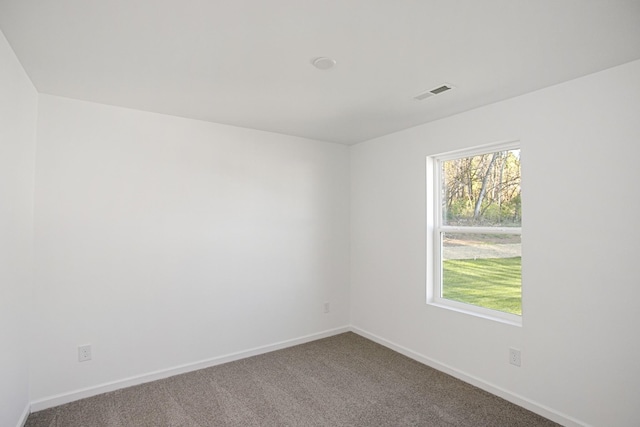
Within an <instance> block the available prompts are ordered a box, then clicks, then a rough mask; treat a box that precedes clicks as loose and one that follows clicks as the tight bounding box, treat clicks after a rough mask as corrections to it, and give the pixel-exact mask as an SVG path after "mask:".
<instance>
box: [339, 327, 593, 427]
mask: <svg viewBox="0 0 640 427" xmlns="http://www.w3.org/2000/svg"><path fill="white" fill-rule="evenodd" d="M351 331H352V332H354V333H356V334H358V335H361V336H362V337H364V338H367V339H370V340H371V341H374V342H376V343H378V344H380V345H383V346H385V347H387V348H390V349H391V350H394V351H397V352H398V353H400V354H403V355H405V356H407V357H409V358H411V359H413V360H416V361H418V362H420V363H422V364H424V365H427V366H430V367H432V368H434V369H437V370H438V371H441V372H444V373H446V374H449V375H451V376H452V377H455V378H457V379H459V380H461V381H464V382H466V383H469V384H471V385H473V386H476V387H478V388H480V389H482V390H484V391H487V392H489V393H491V394H494V395H496V396H498V397H501V398H503V399H504V400H507V401H509V402H511V403H514V404H516V405H518V406H521V407H523V408H525V409H528V410H529V411H531V412H534V413H536V414H538V415H541V416H543V417H545V418H547V419H550V420H551V421H554V422H556V423H558V424H561V425H563V426H566V427H590V426H589V425H588V424H586V423H584V422H582V421H579V420H577V419H575V418H573V417H570V416H569V415H566V414H563V413H561V412H559V411H556V410H554V409H551V408H549V407H547V406H545V405H542V404H540V403H537V402H534V401H532V400H531V399H528V398H526V397H523V396H520V395H517V394H515V393H512V392H510V391H508V390H505V389H503V388H502V387H499V386H497V385H494V384H491V383H489V382H486V381H484V380H482V379H480V378H477V377H475V376H473V375H469V374H467V373H465V372H462V371H460V370H458V369H456V368H453V367H451V366H449V365H447V364H445V363H442V362H439V361H437V360H434V359H431V358H429V357H426V356H423V355H422V354H419V353H416V352H415V351H413V350H410V349H408V348H406V347H403V346H401V345H398V344H396V343H393V342H391V341H389V340H386V339H384V338H382V337H379V336H377V335H375V334H372V333H370V332H367V331H365V330H363V329H360V328H358V327H356V326H351Z"/></svg>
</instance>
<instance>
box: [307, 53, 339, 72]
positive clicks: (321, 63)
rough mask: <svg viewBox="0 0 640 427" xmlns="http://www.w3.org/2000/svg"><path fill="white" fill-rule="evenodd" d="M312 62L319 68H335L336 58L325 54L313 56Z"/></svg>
mask: <svg viewBox="0 0 640 427" xmlns="http://www.w3.org/2000/svg"><path fill="white" fill-rule="evenodd" d="M311 64H312V65H313V66H314V67H316V68H317V69H318V70H328V69H329V68H333V66H334V65H336V60H335V59H333V58H326V57H324V56H321V57H319V58H313V59H312V60H311Z"/></svg>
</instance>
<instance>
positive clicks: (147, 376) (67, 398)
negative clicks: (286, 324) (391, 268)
mask: <svg viewBox="0 0 640 427" xmlns="http://www.w3.org/2000/svg"><path fill="white" fill-rule="evenodd" d="M350 331H351V327H350V326H348V325H347V326H341V327H338V328H334V329H328V330H325V331H321V332H317V333H313V334H309V335H303V336H301V337H298V338H292V339H289V340H284V341H278V342H276V343H273V344H267V345H263V346H259V347H253V348H250V349H247V350H242V351H238V352H234V353H229V354H225V355H221V356H216V357H212V358H209V359H204V360H200V361H197V362H191V363H185V364H182V365H178V366H174V367H171V368H166V369H160V370H156V371H152V372H147V373H144V374H140V375H135V376H132V377H127V378H123V379H120V380H115V381H110V382H106V383H102V384H98V385H95V386H91V387H86V388H82V389H78V390H73V391H69V392H65V393H60V394H56V395H53V396H48V397H44V398H41V399H37V400H34V401H31V403H30V405H27V408H26V409H25V414H26V416H24V417H23V422H22V424H19V425H18V427H23V426H24V423H25V422H26V420H27V417H28V415H29V413H31V412H38V411H42V410H44V409H49V408H53V407H55V406H59V405H64V404H65V403H70V402H74V401H76V400H80V399H85V398H87V397H92V396H96V395H98V394H102V393H108V392H111V391H115V390H119V389H123V388H127V387H132V386H135V385H139V384H144V383H148V382H151V381H157V380H161V379H164V378H169V377H172V376H175V375H180V374H185V373H187V372H192V371H197V370H200V369H205V368H209V367H211V366H216V365H222V364H223V363H228V362H233V361H236V360H240V359H245V358H247V357H252V356H257V355H259V354H264V353H269V352H272V351H276V350H282V349H284V348H288V347H293V346H296V345H300V344H305V343H307V342H311V341H316V340H319V339H322V338H328V337H331V336H334V335H338V334H342V333H345V332H350Z"/></svg>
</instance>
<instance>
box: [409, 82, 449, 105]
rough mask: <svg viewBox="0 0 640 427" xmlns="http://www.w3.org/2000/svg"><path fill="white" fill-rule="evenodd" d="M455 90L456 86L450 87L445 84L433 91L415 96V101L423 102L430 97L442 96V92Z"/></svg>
mask: <svg viewBox="0 0 640 427" xmlns="http://www.w3.org/2000/svg"><path fill="white" fill-rule="evenodd" d="M453 88H454V86H452V85H450V84H448V83H445V84H443V85H440V86H438V87H435V88H433V89H430V90H427V91H425V92H422V93H419V94H417V95H416V96H414V97H413V99H417V100H418V101H422V100H423V99H427V98H430V97H432V96H435V95H440V94H441V93H442V92H446V91H448V90H451V89H453Z"/></svg>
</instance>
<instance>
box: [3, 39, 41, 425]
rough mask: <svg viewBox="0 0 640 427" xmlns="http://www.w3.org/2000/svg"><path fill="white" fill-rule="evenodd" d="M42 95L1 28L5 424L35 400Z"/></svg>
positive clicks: (19, 416) (16, 419)
mask: <svg viewBox="0 0 640 427" xmlns="http://www.w3.org/2000/svg"><path fill="white" fill-rule="evenodd" d="M37 101H38V97H37V93H36V91H35V88H34V87H33V85H32V84H31V81H30V80H29V78H28V77H27V75H26V73H25V72H24V70H23V69H22V66H21V65H20V63H19V62H18V60H17V59H16V57H15V55H14V53H13V51H12V50H11V48H10V47H9V44H8V43H7V40H6V39H5V37H4V34H2V33H1V32H0V425H1V426H14V425H17V424H18V423H19V422H20V420H21V419H22V417H23V416H24V414H25V413H26V412H25V411H26V410H27V409H28V403H29V348H28V346H29V343H30V342H31V339H30V336H29V333H30V326H29V319H30V311H29V310H30V304H31V292H32V284H33V268H32V267H33V177H34V170H33V168H34V156H35V135H36V133H35V132H36V117H37Z"/></svg>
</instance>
